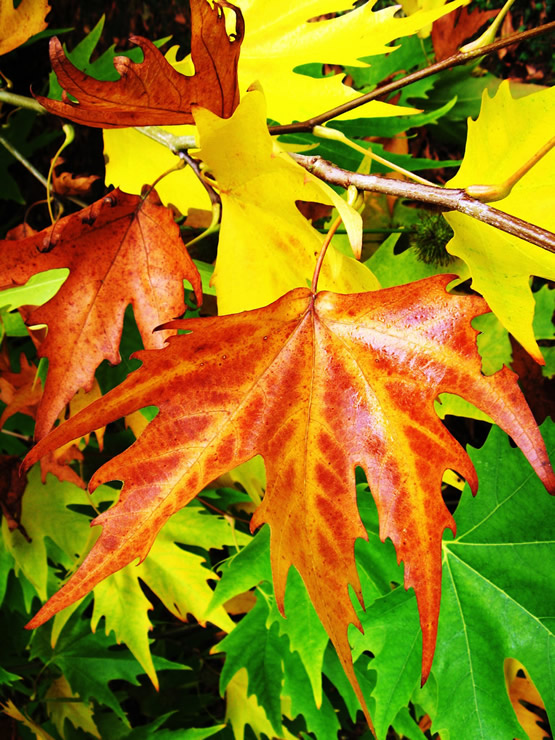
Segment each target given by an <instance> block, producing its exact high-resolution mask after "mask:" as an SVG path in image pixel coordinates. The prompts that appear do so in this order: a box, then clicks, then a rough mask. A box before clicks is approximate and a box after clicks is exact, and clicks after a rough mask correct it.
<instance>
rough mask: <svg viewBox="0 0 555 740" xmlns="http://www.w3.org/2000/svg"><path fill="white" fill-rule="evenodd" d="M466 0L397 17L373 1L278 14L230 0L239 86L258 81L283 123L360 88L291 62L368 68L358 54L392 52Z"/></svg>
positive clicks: (322, 2)
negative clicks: (237, 21) (237, 27)
mask: <svg viewBox="0 0 555 740" xmlns="http://www.w3.org/2000/svg"><path fill="white" fill-rule="evenodd" d="M467 2H468V0H455V2H453V3H450V4H449V6H448V7H447V8H443V7H439V8H432V9H430V10H422V11H419V12H417V13H414V14H413V15H411V16H410V17H404V18H398V17H396V13H397V10H398V7H396V6H392V7H389V8H384V9H383V10H378V11H374V10H373V8H374V5H375V4H376V0H370V2H367V3H365V4H364V5H361V6H360V7H358V8H354V9H353V2H352V1H350V0H343V2H341V1H338V0H298V1H297V2H296V3H293V4H291V5H289V6H287V11H286V12H285V10H284V9H282V11H281V12H279V13H276V12H275V10H274V8H273V7H272V6H271V5H269V4H268V3H267V2H264V0H236V2H235V3H234V4H235V5H237V6H238V7H239V8H240V9H241V12H242V13H243V16H244V19H245V38H244V41H243V45H242V47H241V56H240V58H239V69H238V73H239V90H240V92H241V93H244V91H245V90H246V89H247V88H248V87H249V86H250V85H251V84H252V83H253V82H254V81H255V80H257V81H258V82H260V84H261V85H262V87H263V88H264V91H265V94H266V98H267V103H268V115H269V117H270V118H273V119H274V120H277V121H280V122H281V123H289V121H293V120H297V121H299V120H304V119H306V118H310V117H311V116H315V115H317V114H318V113H322V112H323V111H325V110H329V109H330V108H334V107H335V106H337V105H340V104H342V103H345V102H346V101H348V100H351V99H353V98H356V97H357V95H358V94H359V93H357V92H356V91H355V90H353V88H352V87H348V86H347V85H344V84H343V78H344V76H343V75H341V74H338V75H332V76H330V77H323V78H318V79H315V78H313V77H309V76H307V75H306V74H301V73H299V72H298V71H294V70H295V69H296V68H298V67H301V66H302V65H304V64H310V63H314V62H317V63H320V64H336V65H341V66H350V67H366V66H368V65H367V64H366V63H365V62H361V61H360V60H361V58H364V57H369V56H374V55H377V54H386V53H388V52H390V51H391V47H390V46H388V44H390V43H391V42H392V41H395V40H396V39H399V38H402V37H403V36H410V35H412V34H413V33H415V32H416V31H418V30H419V29H420V28H422V27H423V26H427V25H429V24H430V23H432V22H433V21H434V20H437V18H440V17H441V16H443V15H445V14H446V13H449V12H451V11H452V10H455V8H458V7H460V6H461V5H463V4H465V3H467ZM337 11H341V13H340V14H339V15H338V16H337V17H335V18H326V17H325V16H326V15H327V14H329V13H334V12H337ZM345 11H347V12H345ZM176 50H177V47H174V49H172V50H170V52H169V53H168V61H169V62H170V63H171V64H174V66H175V67H176V69H178V70H179V71H182V69H181V66H182V65H187V64H189V61H188V60H184V62H179V63H176V62H175V53H176ZM409 110H412V109H406V108H399V107H397V106H392V105H389V104H387V103H381V102H378V101H372V102H371V103H368V104H366V105H365V106H364V107H363V108H361V109H356V110H354V111H350V112H349V113H346V114H343V115H342V116H340V117H341V118H360V117H361V116H364V117H370V116H371V117H380V116H391V115H399V114H402V113H406V112H408V111H409Z"/></svg>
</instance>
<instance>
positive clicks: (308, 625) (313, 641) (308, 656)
mask: <svg viewBox="0 0 555 740" xmlns="http://www.w3.org/2000/svg"><path fill="white" fill-rule="evenodd" d="M262 581H265V582H268V583H271V582H272V571H271V568H270V531H269V528H268V527H263V528H262V530H261V531H260V532H259V533H258V534H257V535H256V536H255V537H254V538H253V539H252V541H251V542H250V543H249V544H248V545H247V547H245V548H243V549H242V550H241V551H240V552H239V553H238V554H237V555H236V556H234V557H233V558H230V560H229V561H228V562H227V563H225V564H224V566H223V568H222V579H221V581H220V582H219V583H218V585H217V587H216V590H215V592H214V598H213V600H212V602H211V604H210V606H209V607H208V609H209V610H211V609H213V608H214V607H215V606H218V605H220V604H223V603H224V602H225V601H227V600H228V599H230V598H232V597H233V596H236V595H237V594H240V593H243V592H244V591H247V590H249V589H251V588H253V586H257V585H258V584H259V583H261V582H262ZM259 601H260V599H259ZM267 603H268V614H267V619H266V622H265V627H264V630H266V629H271V628H272V625H273V624H274V623H277V625H278V634H279V635H280V636H283V635H285V636H287V638H288V640H289V646H290V650H291V651H294V652H297V653H298V655H299V658H300V661H301V664H302V665H303V666H304V671H305V672H306V675H307V677H308V680H309V682H310V684H311V686H312V692H313V699H312V702H315V704H316V705H317V706H320V704H321V703H322V665H323V661H324V652H325V649H326V646H327V644H328V636H327V634H326V631H325V630H324V628H323V626H322V623H321V622H320V620H319V618H318V615H317V614H316V611H315V609H314V607H313V606H312V602H311V601H310V599H309V597H308V594H307V591H306V588H305V586H304V584H303V582H302V579H301V577H300V576H299V574H298V572H297V571H296V570H292V572H291V574H290V576H289V579H288V581H287V587H286V591H285V610H286V614H287V619H284V618H283V617H282V615H281V614H280V613H279V610H278V608H277V606H276V604H275V599H274V596H273V594H271V595H270V596H269V597H268V599H267ZM258 608H259V609H260V608H261V607H260V606H258ZM243 630H244V631H243ZM227 639H229V638H226V640H227ZM249 639H250V638H249V636H248V634H247V629H246V626H245V627H243V622H240V623H239V625H238V627H237V629H236V631H235V635H234V640H236V641H237V642H241V641H243V642H245V643H246V642H248V641H249ZM221 645H222V643H220V646H221ZM224 649H225V648H224Z"/></svg>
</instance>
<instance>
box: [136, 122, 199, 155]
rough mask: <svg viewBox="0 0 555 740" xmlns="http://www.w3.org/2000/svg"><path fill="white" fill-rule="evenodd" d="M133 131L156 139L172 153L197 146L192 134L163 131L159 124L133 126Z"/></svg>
mask: <svg viewBox="0 0 555 740" xmlns="http://www.w3.org/2000/svg"><path fill="white" fill-rule="evenodd" d="M135 131H138V132H139V133H140V134H143V135H144V136H148V138H149V139H152V140H153V141H157V142H158V144H162V146H165V147H167V148H168V149H169V150H170V151H172V152H173V153H174V154H177V153H178V152H180V151H182V150H184V149H196V148H197V142H196V139H195V137H194V136H175V134H171V133H170V132H169V131H165V130H164V129H163V128H160V126H135Z"/></svg>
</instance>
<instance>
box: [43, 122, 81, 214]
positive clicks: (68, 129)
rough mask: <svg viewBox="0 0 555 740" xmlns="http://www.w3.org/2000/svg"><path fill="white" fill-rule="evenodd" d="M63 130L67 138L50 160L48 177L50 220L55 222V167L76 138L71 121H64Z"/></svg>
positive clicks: (47, 203) (47, 189)
mask: <svg viewBox="0 0 555 740" xmlns="http://www.w3.org/2000/svg"><path fill="white" fill-rule="evenodd" d="M62 130H63V132H64V137H65V138H64V140H63V142H62V144H61V146H60V148H59V149H58V151H57V152H56V154H55V155H54V156H53V157H52V159H51V160H50V169H49V170H48V177H47V178H46V205H47V207H48V214H49V216H50V221H51V222H52V223H53V224H54V223H56V220H57V219H55V218H54V213H53V212H52V177H53V174H54V168H55V167H56V164H57V162H58V159H59V158H60V154H61V153H62V152H63V151H64V149H65V148H66V147H68V146H69V145H70V144H71V143H72V141H73V140H74V138H75V129H74V128H73V126H72V125H71V124H70V123H64V125H63V126H62ZM60 215H61V213H58V218H59V217H60Z"/></svg>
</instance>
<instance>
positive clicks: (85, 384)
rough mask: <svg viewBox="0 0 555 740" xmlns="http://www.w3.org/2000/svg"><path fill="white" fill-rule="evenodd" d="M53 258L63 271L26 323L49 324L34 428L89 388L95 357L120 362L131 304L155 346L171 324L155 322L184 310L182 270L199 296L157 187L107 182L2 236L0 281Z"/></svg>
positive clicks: (16, 278) (49, 264)
mask: <svg viewBox="0 0 555 740" xmlns="http://www.w3.org/2000/svg"><path fill="white" fill-rule="evenodd" d="M57 267H68V268H69V270H70V274H69V277H68V278H67V280H66V281H65V283H64V284H63V285H62V287H61V288H60V290H59V291H58V293H57V294H56V295H55V296H54V298H52V299H51V300H50V301H48V303H46V304H45V305H44V306H41V307H40V308H37V309H36V310H35V311H33V312H32V314H31V315H30V317H29V319H28V323H29V324H30V325H32V324H47V326H48V334H47V337H46V339H45V340H44V342H42V344H41V345H40V348H39V355H40V356H41V357H47V358H48V361H49V365H48V376H47V379H46V384H45V388H44V395H43V397H42V400H41V403H40V407H39V411H38V414H37V425H36V430H35V434H36V436H37V437H38V438H40V437H43V436H44V435H45V434H46V433H47V432H48V430H49V429H50V428H51V427H52V425H53V424H54V422H55V420H56V418H57V417H58V415H59V413H60V411H61V410H62V409H63V407H64V406H65V405H66V403H68V401H69V400H70V399H71V398H72V396H73V395H74V394H75V393H76V392H77V391H78V390H79V388H85V389H86V390H90V388H91V387H92V383H93V379H94V373H95V370H96V368H97V367H98V365H100V363H101V362H102V360H105V359H106V360H108V361H109V362H111V363H112V364H114V363H117V362H119V359H120V357H119V351H118V348H119V341H120V338H121V332H122V327H123V316H124V312H125V309H126V307H127V305H128V304H130V303H131V305H132V306H133V310H134V313H135V318H136V321H137V325H138V327H139V331H140V332H141V337H142V339H143V342H144V345H145V347H147V348H155V347H162V346H163V344H164V340H165V337H166V336H168V333H167V332H162V333H161V334H160V333H157V334H153V333H152V332H153V329H154V328H155V327H157V326H159V325H160V324H161V323H163V322H164V321H168V320H169V319H172V318H175V317H176V316H180V315H181V314H183V313H184V311H185V302H184V291H183V280H184V279H185V280H188V281H189V282H190V283H191V285H192V286H193V288H194V291H195V294H196V297H197V301H198V302H199V303H200V302H201V300H202V293H201V281H200V276H199V274H198V271H197V269H196V267H195V265H194V263H193V261H192V260H191V258H190V257H189V254H188V252H187V250H186V249H185V246H184V244H183V242H182V241H181V237H180V234H179V228H178V226H177V224H176V223H175V222H174V220H173V216H172V213H171V211H170V210H169V209H168V208H165V207H164V206H162V204H161V203H160V200H159V199H158V196H157V195H156V193H155V192H154V191H150V193H149V194H148V196H147V197H146V198H141V197H140V196H137V195H128V194H127V193H123V192H121V191H119V190H114V191H113V192H112V193H110V194H109V195H107V196H105V197H104V198H101V199H100V200H99V201H97V202H96V203H93V205H91V206H89V207H88V208H85V209H83V210H82V211H79V212H78V213H74V214H71V215H70V216H66V217H65V218H62V219H61V220H60V221H58V222H57V223H56V224H55V225H54V226H51V227H50V228H48V229H45V230H44V231H41V232H38V233H37V234H33V235H32V236H30V237H27V238H26V239H21V240H18V241H13V240H5V241H0V285H4V286H7V285H10V284H11V285H14V284H16V285H19V284H22V283H25V282H26V281H27V280H28V279H29V278H30V277H31V275H34V274H36V273H38V272H42V271H44V270H50V269H53V268H57ZM170 333H172V332H170Z"/></svg>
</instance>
